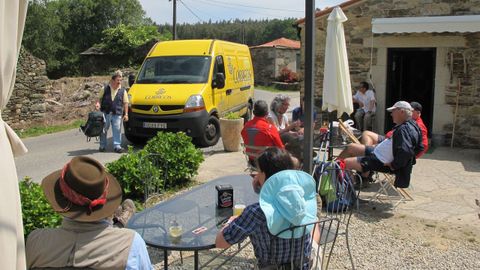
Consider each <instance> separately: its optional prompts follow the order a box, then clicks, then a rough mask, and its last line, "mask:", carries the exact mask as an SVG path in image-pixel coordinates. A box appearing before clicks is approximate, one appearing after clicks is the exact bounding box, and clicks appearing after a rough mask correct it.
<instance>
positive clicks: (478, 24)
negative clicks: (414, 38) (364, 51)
mask: <svg viewBox="0 0 480 270" xmlns="http://www.w3.org/2000/svg"><path fill="white" fill-rule="evenodd" d="M372 32H373V33H374V34H393V33H443V32H460V33H465V32H480V15H464V16H435V17H401V18H373V19H372Z"/></svg>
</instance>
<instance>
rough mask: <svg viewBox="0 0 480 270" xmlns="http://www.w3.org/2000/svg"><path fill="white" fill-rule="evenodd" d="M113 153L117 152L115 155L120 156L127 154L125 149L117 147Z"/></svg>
mask: <svg viewBox="0 0 480 270" xmlns="http://www.w3.org/2000/svg"><path fill="white" fill-rule="evenodd" d="M113 151H115V153H119V154H122V153H125V149H123V148H122V147H117V148H115V149H114V150H113Z"/></svg>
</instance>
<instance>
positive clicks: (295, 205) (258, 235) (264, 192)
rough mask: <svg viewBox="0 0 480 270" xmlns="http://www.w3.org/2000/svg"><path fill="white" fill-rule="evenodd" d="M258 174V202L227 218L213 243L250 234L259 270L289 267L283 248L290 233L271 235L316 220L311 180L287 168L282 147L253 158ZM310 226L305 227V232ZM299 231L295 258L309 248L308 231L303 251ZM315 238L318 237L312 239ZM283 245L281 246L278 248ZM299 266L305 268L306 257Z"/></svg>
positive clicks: (234, 240) (220, 244) (222, 244)
mask: <svg viewBox="0 0 480 270" xmlns="http://www.w3.org/2000/svg"><path fill="white" fill-rule="evenodd" d="M257 164H258V171H259V173H258V174H257V175H256V176H255V177H254V180H253V185H254V189H255V187H256V185H258V186H259V187H260V198H259V203H255V204H252V205H249V206H247V207H246V208H245V210H244V211H243V212H242V214H241V215H240V216H238V217H234V218H231V219H230V220H229V221H228V222H227V225H226V226H225V227H224V228H223V229H222V230H220V231H219V232H218V234H217V238H216V241H215V243H216V246H217V247H218V248H228V247H230V246H231V245H233V244H235V243H240V242H242V241H243V240H244V239H245V238H247V237H250V240H251V242H252V245H253V249H254V253H255V257H256V258H257V260H258V266H259V269H261V270H266V269H276V268H275V267H276V266H282V265H286V264H288V265H289V266H290V263H289V262H290V260H291V258H290V251H289V250H287V249H285V247H286V246H289V242H290V241H291V239H289V238H291V234H290V233H289V232H284V233H282V234H280V236H279V237H278V238H275V241H274V242H273V243H274V245H275V246H274V247H272V246H270V245H271V243H272V242H271V240H272V238H274V237H275V235H276V234H278V233H280V232H281V231H282V230H284V229H287V228H289V227H290V225H302V224H308V223H310V222H314V221H316V220H317V200H316V189H315V181H314V180H313V178H312V176H311V175H309V174H307V173H305V172H302V171H295V170H291V169H292V168H293V166H294V165H293V162H292V158H291V156H290V154H289V153H288V152H287V151H286V150H283V149H279V148H275V147H272V148H268V149H267V150H265V151H264V152H263V153H262V154H261V155H260V156H259V157H258V159H257ZM312 227H313V225H312V226H311V227H307V230H308V232H310V231H311V230H312ZM301 233H303V231H295V238H298V239H296V240H295V241H296V242H295V245H294V246H295V247H296V248H297V250H296V256H295V258H294V259H295V260H297V259H300V258H301V256H304V257H307V258H308V257H309V256H310V252H311V249H312V245H311V237H310V234H308V235H307V236H306V238H305V243H304V254H303V255H302V254H301V250H302V245H301V238H300V236H302V235H301ZM315 240H316V241H317V240H318V239H315ZM282 247H283V249H282ZM272 250H273V251H274V252H272ZM301 269H309V262H308V260H306V262H305V263H304V265H303V267H301Z"/></svg>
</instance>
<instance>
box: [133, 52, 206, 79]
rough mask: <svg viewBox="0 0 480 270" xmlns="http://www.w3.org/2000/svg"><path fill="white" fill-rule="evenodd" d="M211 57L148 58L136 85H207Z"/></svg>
mask: <svg viewBox="0 0 480 270" xmlns="http://www.w3.org/2000/svg"><path fill="white" fill-rule="evenodd" d="M210 61H211V57H210V56H161V57H152V58H148V59H147V60H146V61H145V63H144V64H143V66H142V69H141V70H140V74H139V76H138V78H137V82H136V83H140V84H142V83H143V84H150V83H206V82H207V80H208V72H209V70H210Z"/></svg>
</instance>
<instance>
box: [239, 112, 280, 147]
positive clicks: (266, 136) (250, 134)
mask: <svg viewBox="0 0 480 270" xmlns="http://www.w3.org/2000/svg"><path fill="white" fill-rule="evenodd" d="M242 138H243V142H244V143H245V144H247V145H254V146H277V147H280V148H285V147H284V145H283V143H282V140H281V139H280V134H279V133H278V130H277V128H276V127H275V126H274V125H272V124H271V123H269V122H267V119H266V118H265V117H254V118H253V119H252V120H250V121H248V122H247V123H246V124H245V126H244V127H243V129H242Z"/></svg>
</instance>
